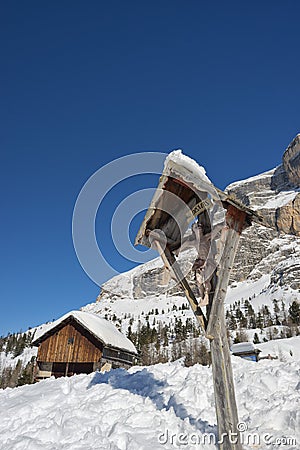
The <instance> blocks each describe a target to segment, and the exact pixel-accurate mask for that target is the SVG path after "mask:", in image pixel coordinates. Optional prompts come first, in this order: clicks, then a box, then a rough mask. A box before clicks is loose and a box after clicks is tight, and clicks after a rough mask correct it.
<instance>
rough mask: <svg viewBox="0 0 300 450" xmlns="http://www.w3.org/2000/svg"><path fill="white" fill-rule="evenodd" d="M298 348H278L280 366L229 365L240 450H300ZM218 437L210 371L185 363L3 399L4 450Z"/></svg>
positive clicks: (37, 388)
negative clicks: (234, 397) (231, 367)
mask: <svg viewBox="0 0 300 450" xmlns="http://www.w3.org/2000/svg"><path fill="white" fill-rule="evenodd" d="M273 344H275V342H274V341H273V342H268V343H266V344H260V348H261V349H264V352H265V353H270V352H271V351H272V349H271V348H270V346H271V345H273ZM299 344H300V337H295V338H290V339H283V340H280V341H276V345H278V346H279V347H280V349H281V350H280V354H281V358H279V359H278V360H273V361H269V360H263V361H260V362H258V363H254V362H251V361H245V360H242V359H240V358H237V357H233V358H232V359H233V368H234V375H235V383H236V392H237V403H238V409H239V417H240V422H241V425H240V428H241V429H242V430H243V429H245V431H244V432H243V433H242V436H243V439H244V442H245V444H244V448H245V449H254V448H255V449H271V448H279V447H280V446H279V443H280V442H281V443H282V444H284V445H282V446H281V447H280V448H284V449H285V450H289V449H290V450H291V449H293V450H295V449H299V448H300V396H299V391H300V381H299V373H300V368H299V362H300V345H299ZM279 347H278V349H279ZM282 359H284V361H282ZM215 433H216V419H215V411H214V396H213V386H212V375H211V368H208V367H203V366H200V365H195V366H193V367H190V368H186V367H183V365H182V361H177V362H175V363H167V364H158V365H155V366H149V367H133V368H132V369H130V370H129V371H125V370H123V369H116V370H113V371H111V372H107V373H105V374H100V373H93V374H90V375H76V376H73V377H71V378H60V379H57V380H55V379H53V378H52V379H49V380H45V381H42V382H40V383H38V384H35V385H31V386H22V387H19V388H15V389H9V388H8V389H5V390H3V391H0V449H1V450H92V449H93V450H95V449H97V450H102V449H103V450H104V449H105V450H150V449H151V450H153V449H154V450H156V449H174V448H186V449H188V450H190V449H203V450H205V449H216V448H217V447H216V446H215V445H214V444H213V442H214V441H215V440H216V435H215ZM205 439H206V443H203V442H205ZM209 441H210V442H211V443H210V444H209V443H207V442H209ZM247 442H248V443H249V445H248V444H247Z"/></svg>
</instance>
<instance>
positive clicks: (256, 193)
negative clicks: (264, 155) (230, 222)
mask: <svg viewBox="0 0 300 450" xmlns="http://www.w3.org/2000/svg"><path fill="white" fill-rule="evenodd" d="M226 190H227V192H228V193H229V194H231V195H233V196H234V197H236V198H237V199H238V200H241V201H242V202H243V203H244V204H246V205H248V206H250V207H251V208H252V209H255V210H258V211H260V213H261V214H262V215H263V216H264V217H265V218H266V220H267V222H268V223H269V224H270V225H271V226H272V227H274V228H276V229H277V230H278V231H279V232H283V233H289V234H294V235H295V236H300V134H298V135H297V136H296V137H295V139H294V140H293V141H292V142H291V144H290V145H289V146H288V148H287V149H286V151H285V152H284V155H283V158H282V164H281V165H280V166H279V167H277V168H275V169H273V170H270V171H268V172H265V173H262V174H260V175H257V176H255V177H251V178H248V179H247V180H243V181H238V182H236V183H232V184H230V185H229V186H228V187H227V189H226Z"/></svg>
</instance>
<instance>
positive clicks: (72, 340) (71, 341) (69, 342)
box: [68, 337, 74, 345]
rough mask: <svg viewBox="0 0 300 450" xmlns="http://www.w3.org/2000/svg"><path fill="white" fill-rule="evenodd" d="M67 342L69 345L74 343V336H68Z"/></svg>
mask: <svg viewBox="0 0 300 450" xmlns="http://www.w3.org/2000/svg"><path fill="white" fill-rule="evenodd" d="M68 344H69V345H73V344H74V338H73V337H69V339H68Z"/></svg>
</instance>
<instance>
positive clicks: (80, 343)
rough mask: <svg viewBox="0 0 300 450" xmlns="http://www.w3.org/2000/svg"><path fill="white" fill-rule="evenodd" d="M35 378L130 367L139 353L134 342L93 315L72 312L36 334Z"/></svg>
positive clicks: (108, 323) (111, 325)
mask: <svg viewBox="0 0 300 450" xmlns="http://www.w3.org/2000/svg"><path fill="white" fill-rule="evenodd" d="M32 345H34V346H37V347H38V354H37V364H36V373H35V379H36V380H41V379H44V378H49V377H50V376H52V375H54V376H55V377H56V378H58V377H62V376H72V375H74V374H79V373H91V372H93V371H95V370H101V371H105V370H110V369H111V368H117V367H124V368H126V369H127V368H129V367H131V366H132V365H133V363H134V362H135V360H136V358H137V356H138V354H137V350H136V348H135V346H134V345H133V343H132V342H131V341H130V340H129V339H127V337H126V336H124V335H123V334H122V333H120V331H119V330H118V329H117V328H116V327H115V326H114V325H113V324H112V323H111V322H109V321H107V320H105V319H102V318H101V317H99V316H98V315H96V314H92V313H88V312H83V311H71V312H70V313H68V314H66V315H64V316H63V317H61V318H60V319H58V320H56V321H55V322H52V323H51V324H48V325H45V326H43V327H42V328H41V329H40V330H38V331H37V333H36V335H35V338H34V340H33V342H32Z"/></svg>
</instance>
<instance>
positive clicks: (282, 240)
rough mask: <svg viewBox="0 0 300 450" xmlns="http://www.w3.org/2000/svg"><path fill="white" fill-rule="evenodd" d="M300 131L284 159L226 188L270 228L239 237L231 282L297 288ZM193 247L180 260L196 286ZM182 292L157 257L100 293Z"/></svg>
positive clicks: (133, 295) (299, 266) (137, 295)
mask: <svg viewBox="0 0 300 450" xmlns="http://www.w3.org/2000/svg"><path fill="white" fill-rule="evenodd" d="M299 179H300V135H298V136H296V138H295V139H294V140H293V142H292V143H291V144H290V145H289V147H288V148H287V150H286V151H285V153H284V155H283V161H282V164H281V165H280V166H279V167H277V168H275V169H273V170H270V171H268V172H265V173H263V174H260V175H257V176H255V177H251V178H249V179H247V180H243V181H239V182H235V183H232V184H231V185H230V186H228V188H227V191H228V192H229V193H230V194H231V195H233V196H235V197H236V198H237V199H239V200H241V201H242V202H243V203H244V204H246V205H248V206H250V207H251V208H252V209H255V210H258V211H259V212H260V213H261V214H262V215H263V216H264V217H265V218H266V220H267V221H268V222H269V224H270V225H271V226H272V228H265V227H262V226H259V225H253V226H252V227H250V228H248V229H247V230H246V231H244V233H243V234H242V236H241V240H240V245H239V249H238V252H237V255H236V259H235V263H234V267H233V269H232V274H231V282H233V281H234V282H239V281H245V280H246V281H249V282H250V283H251V282H255V281H257V280H259V279H260V278H261V277H262V276H266V275H268V276H270V284H269V288H276V287H278V288H284V289H285V288H292V289H294V290H299V289H300V270H299V269H300V181H299ZM195 257H196V253H195V251H192V250H188V251H186V252H183V253H182V254H181V255H180V264H181V267H182V269H183V270H185V271H186V272H188V275H187V279H188V281H189V282H190V283H191V285H192V286H193V288H194V289H195V291H196V286H195V281H194V274H193V272H192V271H191V270H190V269H191V267H192V264H193V262H194V260H195ZM166 292H167V293H168V295H171V296H172V295H182V296H183V292H182V290H181V289H180V287H179V286H176V285H175V283H174V282H173V281H172V280H171V278H170V274H169V273H168V271H167V270H166V269H164V268H163V265H162V263H161V261H160V259H159V258H158V259H157V260H154V261H151V262H149V263H146V264H143V265H142V266H140V267H137V268H135V269H133V270H132V271H130V272H127V273H125V274H120V275H119V276H117V277H114V278H113V279H111V280H109V281H108V282H107V283H105V284H104V285H103V289H102V294H101V296H100V297H99V298H102V297H103V296H104V297H110V298H113V297H114V296H115V297H118V296H121V297H127V298H132V299H139V298H146V297H147V296H158V295H161V294H163V293H166Z"/></svg>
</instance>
